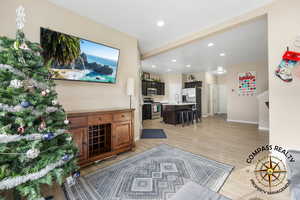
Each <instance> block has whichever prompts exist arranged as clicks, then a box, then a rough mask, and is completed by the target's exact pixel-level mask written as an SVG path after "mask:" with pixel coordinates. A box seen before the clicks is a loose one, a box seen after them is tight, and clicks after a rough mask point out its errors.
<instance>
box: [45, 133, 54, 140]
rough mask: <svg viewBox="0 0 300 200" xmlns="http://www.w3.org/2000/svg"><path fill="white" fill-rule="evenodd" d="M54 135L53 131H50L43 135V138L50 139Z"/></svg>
mask: <svg viewBox="0 0 300 200" xmlns="http://www.w3.org/2000/svg"><path fill="white" fill-rule="evenodd" d="M54 137H55V135H54V133H51V132H49V133H46V134H44V135H43V139H44V140H52V139H53V138H54Z"/></svg>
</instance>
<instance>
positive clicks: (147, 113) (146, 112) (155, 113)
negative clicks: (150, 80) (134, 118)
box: [143, 97, 161, 120]
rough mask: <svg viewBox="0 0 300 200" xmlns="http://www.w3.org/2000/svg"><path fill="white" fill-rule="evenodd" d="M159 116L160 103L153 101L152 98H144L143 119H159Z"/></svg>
mask: <svg viewBox="0 0 300 200" xmlns="http://www.w3.org/2000/svg"><path fill="white" fill-rule="evenodd" d="M160 117H161V103H159V102H154V100H153V99H152V98H149V97H147V98H144V105H143V120H147V119H159V118H160Z"/></svg>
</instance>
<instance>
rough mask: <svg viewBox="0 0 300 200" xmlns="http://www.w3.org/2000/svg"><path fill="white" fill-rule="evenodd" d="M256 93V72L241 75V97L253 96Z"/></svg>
mask: <svg viewBox="0 0 300 200" xmlns="http://www.w3.org/2000/svg"><path fill="white" fill-rule="evenodd" d="M255 93H256V72H245V73H239V96H241V95H242V96H253V95H254V94H255Z"/></svg>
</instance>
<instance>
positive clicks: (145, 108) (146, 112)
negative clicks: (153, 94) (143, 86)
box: [142, 104, 152, 120]
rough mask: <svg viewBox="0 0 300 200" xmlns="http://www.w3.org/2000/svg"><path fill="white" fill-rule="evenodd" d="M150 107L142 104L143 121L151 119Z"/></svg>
mask: <svg viewBox="0 0 300 200" xmlns="http://www.w3.org/2000/svg"><path fill="white" fill-rule="evenodd" d="M151 110H152V107H151V104H144V105H143V111H142V112H143V120H147V119H152V113H151V112H152V111H151Z"/></svg>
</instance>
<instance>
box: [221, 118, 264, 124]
mask: <svg viewBox="0 0 300 200" xmlns="http://www.w3.org/2000/svg"><path fill="white" fill-rule="evenodd" d="M227 122H236V123H243V124H258V122H253V121H244V120H235V119H227Z"/></svg>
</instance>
